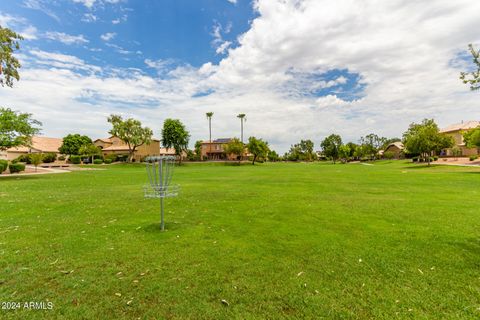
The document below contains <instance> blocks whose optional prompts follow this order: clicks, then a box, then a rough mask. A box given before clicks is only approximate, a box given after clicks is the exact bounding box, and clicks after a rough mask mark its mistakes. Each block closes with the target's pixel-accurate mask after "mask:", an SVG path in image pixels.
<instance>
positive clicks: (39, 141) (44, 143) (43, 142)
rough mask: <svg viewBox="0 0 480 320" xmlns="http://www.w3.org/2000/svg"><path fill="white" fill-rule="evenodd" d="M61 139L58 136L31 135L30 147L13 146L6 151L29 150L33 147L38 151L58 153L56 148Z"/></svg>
mask: <svg viewBox="0 0 480 320" xmlns="http://www.w3.org/2000/svg"><path fill="white" fill-rule="evenodd" d="M62 143H63V139H60V138H48V137H39V136H34V137H32V145H31V147H25V146H21V147H15V148H10V149H8V151H10V152H30V149H35V150H37V151H39V152H44V153H46V152H54V153H58V152H59V151H58V149H59V148H60V147H61V146H62Z"/></svg>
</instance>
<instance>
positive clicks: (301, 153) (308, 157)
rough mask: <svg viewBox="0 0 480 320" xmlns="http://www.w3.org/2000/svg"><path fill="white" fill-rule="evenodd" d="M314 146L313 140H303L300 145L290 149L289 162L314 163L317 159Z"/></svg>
mask: <svg viewBox="0 0 480 320" xmlns="http://www.w3.org/2000/svg"><path fill="white" fill-rule="evenodd" d="M313 148H314V144H313V141H312V140H308V139H307V140H301V141H300V142H299V143H297V144H294V145H292V146H291V147H290V151H289V152H288V155H287V159H288V160H289V161H312V160H315V159H316V158H317V155H316V154H315V152H313Z"/></svg>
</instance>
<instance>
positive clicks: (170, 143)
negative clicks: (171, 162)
mask: <svg viewBox="0 0 480 320" xmlns="http://www.w3.org/2000/svg"><path fill="white" fill-rule="evenodd" d="M189 140H190V134H189V133H188V131H187V129H185V126H184V125H183V123H182V122H181V121H180V120H178V119H166V120H165V122H164V123H163V129H162V144H163V146H164V147H165V148H174V149H175V154H176V155H178V156H179V158H180V163H182V152H183V151H186V150H187V148H188V141H189Z"/></svg>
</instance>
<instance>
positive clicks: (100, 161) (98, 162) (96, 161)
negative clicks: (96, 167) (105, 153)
mask: <svg viewBox="0 0 480 320" xmlns="http://www.w3.org/2000/svg"><path fill="white" fill-rule="evenodd" d="M102 163H103V160H102V159H95V160H93V164H102Z"/></svg>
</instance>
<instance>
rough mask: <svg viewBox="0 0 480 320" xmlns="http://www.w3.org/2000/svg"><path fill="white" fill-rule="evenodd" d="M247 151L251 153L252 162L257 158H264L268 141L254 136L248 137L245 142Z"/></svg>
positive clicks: (267, 150) (267, 148)
mask: <svg viewBox="0 0 480 320" xmlns="http://www.w3.org/2000/svg"><path fill="white" fill-rule="evenodd" d="M247 148H248V151H249V152H250V153H251V154H253V161H252V164H255V160H257V159H258V158H266V157H267V154H268V152H269V151H270V148H269V147H268V142H266V141H263V140H262V139H257V138H255V137H250V138H248V144H247Z"/></svg>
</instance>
